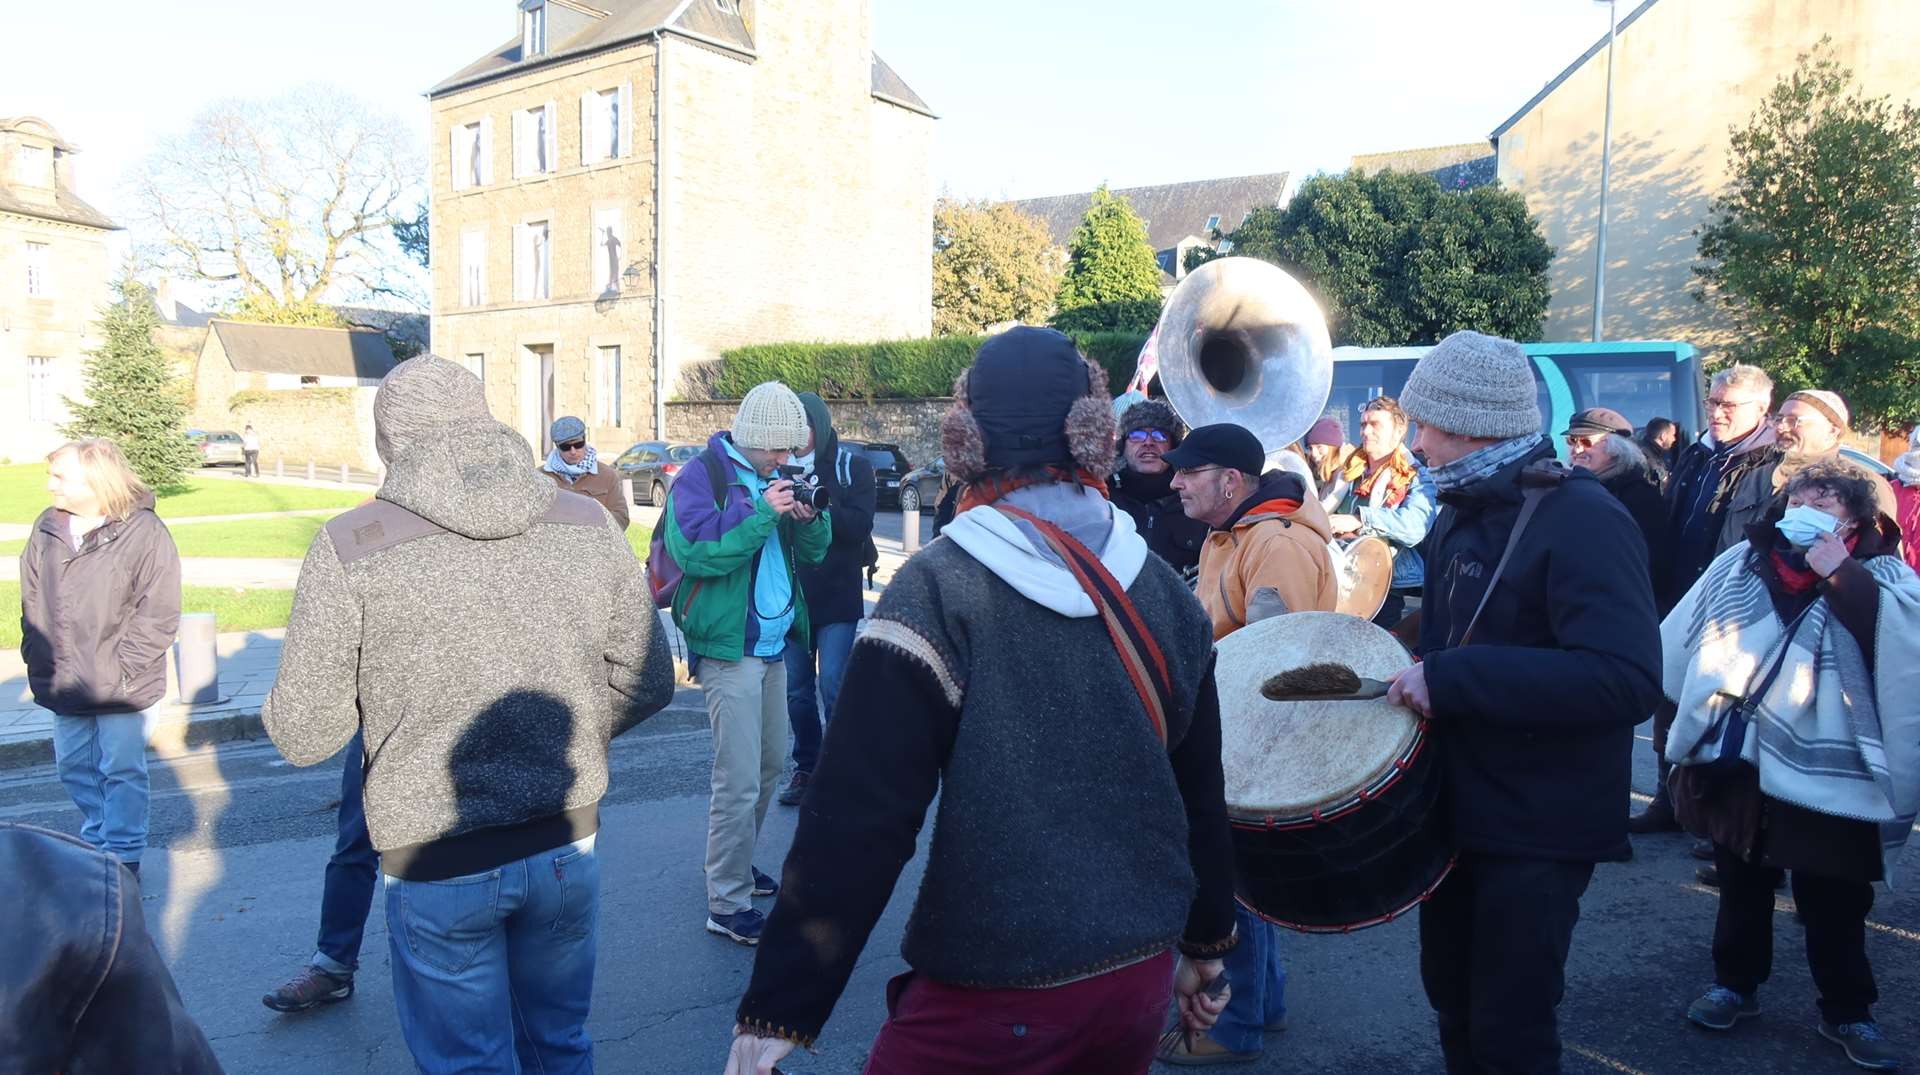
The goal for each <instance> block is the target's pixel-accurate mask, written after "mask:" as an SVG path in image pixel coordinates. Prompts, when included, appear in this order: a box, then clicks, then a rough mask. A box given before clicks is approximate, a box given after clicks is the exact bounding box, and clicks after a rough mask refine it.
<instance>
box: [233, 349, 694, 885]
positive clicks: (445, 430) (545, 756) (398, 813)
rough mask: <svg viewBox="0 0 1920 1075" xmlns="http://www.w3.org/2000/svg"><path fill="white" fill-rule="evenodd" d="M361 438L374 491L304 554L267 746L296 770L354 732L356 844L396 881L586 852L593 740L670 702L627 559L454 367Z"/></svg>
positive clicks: (425, 372) (643, 586) (583, 503)
mask: <svg viewBox="0 0 1920 1075" xmlns="http://www.w3.org/2000/svg"><path fill="white" fill-rule="evenodd" d="M374 429H375V442H376V444H377V446H378V448H379V452H380V458H381V460H382V461H383V462H385V463H386V465H387V479H386V482H385V484H383V485H382V486H381V487H380V492H379V493H378V494H377V498H376V499H375V500H373V501H370V502H368V503H367V504H364V505H362V506H360V507H358V508H355V509H354V510H352V511H349V512H347V513H345V514H343V515H339V516H336V517H335V518H334V519H333V520H332V521H330V522H329V523H328V524H327V525H326V527H325V528H323V529H322V530H321V531H320V533H319V534H318V535H316V536H315V538H314V542H313V546H312V548H311V549H309V550H308V552H307V558H306V561H305V563H303V564H302V565H301V568H300V580H299V583H298V586H297V588H296V590H295V592H294V599H293V615H292V618H291V619H290V620H289V622H288V624H287V637H286V644H285V648H284V650H283V651H282V654H281V661H280V674H279V678H278V679H277V680H276V681H275V682H274V687H273V692H272V694H271V695H269V696H268V698H267V702H266V705H265V707H264V708H263V710H262V712H261V720H262V721H263V723H264V724H265V725H266V729H267V734H268V735H270V736H271V737H272V738H273V741H274V744H275V745H276V746H278V747H279V748H280V752H281V753H282V754H284V755H286V757H287V759H288V760H289V761H291V762H293V763H294V764H295V765H312V764H314V763H316V762H319V761H322V760H324V759H326V758H327V757H329V756H331V755H332V754H333V753H334V752H335V751H337V750H339V749H340V748H341V747H342V746H344V745H345V744H346V742H347V740H348V739H350V738H351V737H352V736H353V733H354V732H355V731H357V730H358V731H363V732H364V734H365V737H366V747H367V752H366V757H367V762H366V767H367V771H366V791H365V795H366V811H367V829H368V831H369V833H370V834H371V836H372V838H373V845H374V847H376V848H378V849H379V850H380V851H381V853H382V856H383V861H382V866H381V868H382V869H383V870H384V871H385V872H386V873H388V874H392V875H394V876H397V877H406V878H410V879H416V880H435V879H440V878H445V877H452V876H459V875H462V874H467V873H473V872H477V871H480V870H486V869H491V868H493V867H495V866H498V865H501V864H504V863H507V862H512V861H515V860H517V859H521V858H525V857H526V856H528V855H532V854H536V853H539V852H541V851H544V850H550V849H551V848H554V847H558V846H561V845H562V844H566V843H570V842H573V841H574V840H578V839H581V838H583V837H585V836H587V835H590V834H591V833H593V832H594V831H595V830H596V829H597V827H598V809H597V804H598V803H599V801H600V797H601V796H602V795H603V794H605V792H606V789H607V744H608V741H609V740H610V739H611V738H612V737H613V736H616V735H619V734H621V733H622V732H625V731H627V730H629V729H630V728H632V727H633V726H634V725H636V724H638V723H639V722H640V721H641V720H643V719H645V718H646V717H647V716H649V715H651V714H653V713H654V712H656V711H658V710H659V709H660V708H662V707H663V706H665V705H666V704H667V702H668V701H670V700H671V699H672V697H673V671H672V662H671V659H670V657H669V655H668V653H667V648H666V643H665V640H664V639H663V637H662V635H661V630H660V623H659V619H658V616H657V615H656V613H655V611H654V607H653V601H652V599H651V598H650V597H649V595H648V589H647V583H646V579H645V576H644V574H643V572H642V570H641V565H640V561H639V560H638V559H637V558H636V557H635V556H634V555H633V552H632V550H631V549H629V548H628V546H627V542H626V539H625V537H624V536H623V535H622V534H621V532H620V529H619V527H618V525H617V524H615V523H614V521H613V520H612V519H610V518H609V517H608V515H607V513H606V512H605V511H604V510H603V509H602V508H601V507H600V506H599V505H598V504H596V503H594V502H593V501H592V500H590V499H588V498H587V497H584V496H580V495H578V494H576V493H568V492H563V491H560V490H558V489H556V488H554V486H553V483H552V482H551V481H549V480H548V479H547V478H546V477H545V476H544V475H542V474H541V473H540V472H539V471H538V470H535V469H534V468H533V466H532V465H531V463H532V450H531V449H530V448H529V447H528V445H527V442H526V441H525V440H524V439H522V438H521V436H520V435H519V434H518V433H516V432H514V431H513V430H512V429H510V428H508V427H507V426H504V425H502V424H500V423H499V422H496V421H494V420H493V419H492V418H491V417H490V416H489V415H488V413H487V409H486V401H485V398H484V396H483V395H482V391H481V388H480V382H479V381H478V379H476V378H475V377H474V376H473V375H472V374H471V373H468V372H467V371H466V370H464V369H462V368H461V367H459V366H456V365H454V364H453V363H451V362H448V361H446V360H444V359H441V358H437V357H434V356H432V355H428V356H424V357H421V358H416V359H412V360H410V361H407V362H404V363H401V364H400V365H399V366H398V367H396V368H395V369H394V371H393V372H392V373H391V374H389V375H388V376H387V378H386V380H385V381H384V382H382V383H381V386H380V391H379V394H378V395H377V396H376V397H375V399H374ZM556 564H564V565H565V566H566V570H562V571H557V570H555V569H554V565H556Z"/></svg>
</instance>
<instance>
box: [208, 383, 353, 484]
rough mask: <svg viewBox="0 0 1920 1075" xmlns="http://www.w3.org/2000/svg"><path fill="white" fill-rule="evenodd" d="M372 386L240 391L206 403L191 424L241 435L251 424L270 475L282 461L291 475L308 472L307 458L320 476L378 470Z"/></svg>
mask: <svg viewBox="0 0 1920 1075" xmlns="http://www.w3.org/2000/svg"><path fill="white" fill-rule="evenodd" d="M374 392H375V389H372V388H306V389H299V390H290V391H281V392H240V393H237V394H235V395H234V396H232V397H231V398H216V399H212V400H208V399H202V400H200V401H199V402H198V403H197V404H196V405H195V407H194V410H193V414H192V416H191V417H190V418H189V419H188V424H189V425H192V426H196V427H198V428H200V429H208V430H231V431H233V432H235V433H238V432H239V431H240V430H241V429H243V428H245V427H246V425H247V423H249V422H251V423H253V429H254V432H256V433H258V434H260V465H261V466H262V467H264V468H266V469H267V470H268V471H269V472H271V471H272V469H273V465H274V463H275V462H277V461H281V460H284V461H285V462H286V464H287V472H288V473H289V474H292V473H295V472H296V471H298V472H299V473H301V474H304V473H305V472H306V471H305V468H306V465H307V462H308V461H309V460H311V461H313V462H314V463H316V464H318V465H319V468H320V472H321V474H322V475H325V474H326V472H327V471H329V470H333V471H335V472H337V471H338V470H339V467H340V464H342V463H345V464H347V465H348V466H350V467H353V468H354V469H356V470H371V471H377V470H379V469H380V457H379V456H378V455H377V454H376V453H375V452H374V448H373V394H374Z"/></svg>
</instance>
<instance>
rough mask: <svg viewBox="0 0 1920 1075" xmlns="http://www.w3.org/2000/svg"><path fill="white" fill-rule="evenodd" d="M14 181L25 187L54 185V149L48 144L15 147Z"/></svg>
mask: <svg viewBox="0 0 1920 1075" xmlns="http://www.w3.org/2000/svg"><path fill="white" fill-rule="evenodd" d="M13 181H14V182H15V183H16V184H18V185H20V186H23V187H51V186H53V150H51V149H48V148H47V147H46V146H25V145H21V146H15V147H13Z"/></svg>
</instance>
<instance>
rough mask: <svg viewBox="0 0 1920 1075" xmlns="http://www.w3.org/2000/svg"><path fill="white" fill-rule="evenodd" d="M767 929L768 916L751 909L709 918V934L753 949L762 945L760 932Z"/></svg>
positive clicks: (711, 915) (712, 915) (714, 915)
mask: <svg viewBox="0 0 1920 1075" xmlns="http://www.w3.org/2000/svg"><path fill="white" fill-rule="evenodd" d="M766 928H767V916H766V915H763V914H761V913H760V912H759V911H756V910H754V909H753V908H751V907H749V908H747V909H746V910H744V911H735V912H734V913H732V914H710V915H708V916H707V932H708V933H717V934H719V935H720V936H722V937H725V938H727V939H729V940H731V941H735V942H737V943H739V944H744V945H746V946H747V947H749V948H751V947H753V946H754V945H756V944H759V943H760V931H761V930H763V929H766Z"/></svg>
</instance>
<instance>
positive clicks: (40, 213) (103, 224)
mask: <svg viewBox="0 0 1920 1075" xmlns="http://www.w3.org/2000/svg"><path fill="white" fill-rule="evenodd" d="M0 213H18V214H19V215H21V216H30V217H37V218H39V219H41V220H57V221H59V222H61V223H63V224H79V225H81V226H82V227H88V228H99V229H101V230H102V231H120V230H122V229H121V227H120V225H118V224H115V223H114V222H113V221H112V220H110V219H108V218H107V214H105V213H103V212H101V211H100V210H98V209H95V208H94V207H93V206H91V205H88V204H87V203H86V202H85V201H83V200H81V198H80V196H79V195H78V194H75V193H74V192H73V191H70V190H68V189H67V188H65V187H63V186H60V185H58V184H55V186H54V188H53V201H52V202H51V203H48V202H36V201H28V200H27V199H25V198H22V197H20V196H18V195H16V194H14V193H13V192H12V191H11V190H8V189H7V188H6V186H4V185H0Z"/></svg>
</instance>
